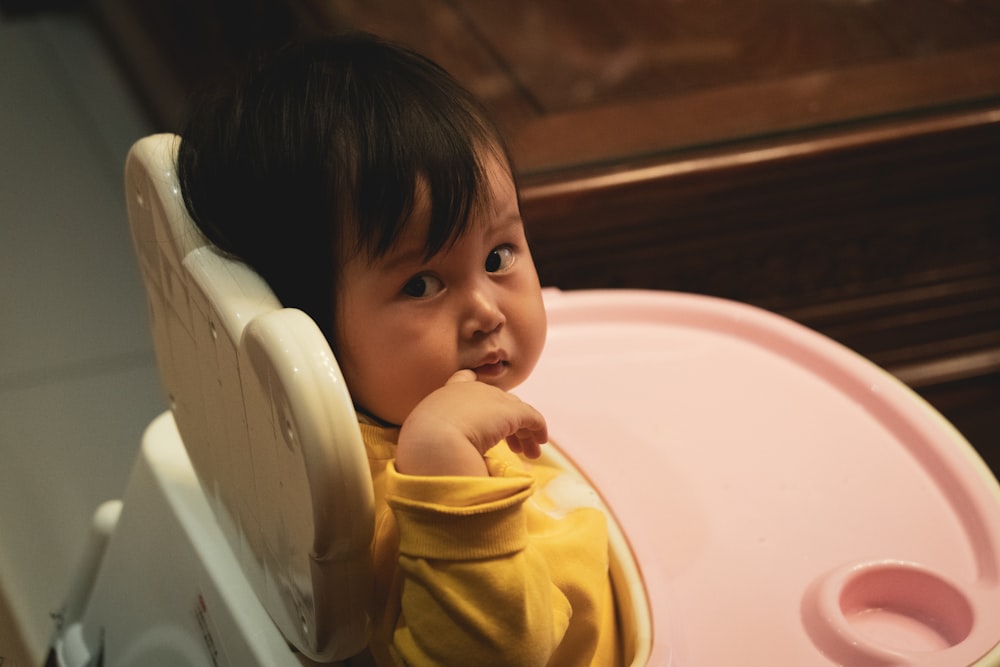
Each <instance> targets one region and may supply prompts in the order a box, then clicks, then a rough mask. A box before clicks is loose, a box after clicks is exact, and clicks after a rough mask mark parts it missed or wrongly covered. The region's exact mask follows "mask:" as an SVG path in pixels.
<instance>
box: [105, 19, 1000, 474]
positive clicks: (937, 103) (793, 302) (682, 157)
mask: <svg viewBox="0 0 1000 667" xmlns="http://www.w3.org/2000/svg"><path fill="white" fill-rule="evenodd" d="M95 6H96V14H97V16H98V18H99V20H100V21H101V24H102V25H103V26H104V27H105V28H106V33H107V35H108V36H109V38H110V40H111V42H112V43H113V44H114V45H115V47H116V48H117V50H118V52H119V53H120V54H121V55H122V61H123V63H124V64H126V66H127V67H128V68H129V71H131V72H132V74H133V76H134V80H135V82H136V86H137V89H138V90H139V91H140V92H141V93H142V95H143V97H144V99H145V100H146V102H147V104H148V106H149V109H150V113H151V115H152V117H154V118H155V119H156V120H157V122H158V123H159V125H160V126H161V127H162V129H175V128H176V124H177V121H178V119H179V118H180V117H181V116H182V115H183V113H184V108H185V105H186V100H187V96H188V95H189V94H190V92H191V91H192V90H194V89H196V88H198V87H201V86H204V85H207V84H208V83H210V82H212V81H218V80H225V79H226V78H227V77H228V76H230V75H231V73H232V72H233V70H234V69H235V68H237V67H238V66H239V65H240V63H241V62H243V61H245V60H246V59H247V57H248V54H249V53H250V52H251V51H252V50H254V49H256V48H259V47H261V46H262V45H268V44H277V43H280V42H282V41H284V40H285V39H287V38H288V37H289V36H290V35H296V34H309V33H318V32H328V31H335V30H343V29H348V28H360V29H366V30H370V31H373V32H377V33H379V34H382V35H384V36H386V37H389V38H393V39H397V40H400V41H403V42H407V43H409V44H411V45H413V46H415V47H416V48H417V49H419V50H420V51H422V52H424V53H426V54H427V55H429V56H431V57H432V58H434V59H435V60H437V61H438V62H440V63H441V64H442V65H444V66H445V67H446V68H447V69H449V70H450V71H451V72H452V73H454V74H455V75H456V76H457V77H458V78H459V79H460V80H461V81H462V82H463V83H465V85H466V86H468V87H469V88H470V89H472V90H473V91H474V92H475V93H477V94H478V95H479V96H480V97H482V98H483V99H484V100H486V102H487V103H488V104H489V106H490V107H491V109H492V110H493V111H494V113H495V115H496V116H497V118H498V119H499V121H500V122H501V124H502V125H503V126H504V128H505V129H506V131H507V132H508V134H509V136H510V137H511V140H512V144H513V148H514V152H515V159H516V161H517V170H518V173H519V176H520V180H521V185H522V188H523V200H524V214H525V219H526V221H527V222H528V224H529V227H530V236H531V240H532V245H533V252H534V254H535V257H536V260H537V262H538V265H539V271H540V274H541V277H542V280H543V282H544V283H545V284H547V285H557V286H559V287H562V288H564V289H575V288H595V287H638V288H653V289H673V290H683V291H691V292H697V293H703V294H712V295H717V296H723V297H727V298H733V299H738V300H742V301H747V302H750V303H754V304H757V305H760V306H763V307H765V308H769V309H771V310H775V311H777V312H779V313H782V314H784V315H787V316H789V317H791V318H793V319H795V320H797V321H800V322H802V323H804V324H806V325H807V326H810V327H812V328H815V329H817V330H819V331H821V332H823V333H825V334H827V335H829V336H831V337H833V338H834V339H836V340H839V341H841V342H843V343H845V344H846V345H848V346H849V347H851V348H853V349H855V350H857V351H858V352H860V353H862V354H864V355H865V356H867V357H869V358H871V359H872V360H874V361H875V362H876V363H878V364H880V365H882V366H883V367H885V368H887V369H889V370H890V371H891V372H893V373H894V374H895V375H896V376H897V377H899V378H900V379H902V380H903V381H905V382H907V383H908V384H909V385H910V386H912V387H914V389H916V390H917V391H918V392H920V393H921V394H922V395H924V396H925V397H926V398H928V400H930V401H931V402H932V403H933V404H934V405H935V406H936V407H937V408H938V409H939V410H941V411H942V412H943V413H944V414H945V415H946V416H947V417H948V418H949V419H951V420H952V422H953V423H955V424H956V426H958V428H959V429H960V430H961V431H962V432H963V433H964V434H965V435H966V437H967V438H968V439H969V440H970V441H971V442H972V443H973V445H974V446H975V447H976V448H977V449H978V450H979V451H980V453H981V454H982V455H983V456H984V458H985V459H986V460H987V461H988V462H989V463H990V465H991V466H992V467H993V469H994V470H995V471H998V472H1000V428H998V423H997V422H998V416H1000V2H997V0H614V1H612V0H575V1H573V2H570V1H569V0H562V1H555V0H540V1H535V2H529V1H527V0H505V1H504V2H495V1H494V0H413V1H410V2H402V1H398V0H397V1H390V0H371V1H363V0H326V1H324V2H319V1H311V0H293V1H292V2H281V1H280V0H256V1H254V2H249V3H248V2H237V1H236V0H213V1H209V2H199V1H197V0H173V1H169V2H168V1H167V0H162V1H156V2H154V1H148V0H99V1H98V2H97V3H96V5H95Z"/></svg>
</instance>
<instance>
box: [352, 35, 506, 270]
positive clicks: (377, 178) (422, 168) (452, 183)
mask: <svg viewBox="0 0 1000 667" xmlns="http://www.w3.org/2000/svg"><path fill="white" fill-rule="evenodd" d="M380 55H381V54H380ZM408 55H409V57H408V58H406V59H403V60H401V61H399V62H396V63H393V66H392V67H387V66H386V63H380V62H370V61H364V62H359V63H356V64H355V66H356V68H357V70H358V71H357V72H356V73H355V74H356V76H358V77H364V76H366V72H365V71H364V70H365V69H367V68H368V67H372V68H373V69H377V70H378V72H379V73H380V74H381V75H382V76H381V77H378V76H372V77H369V78H368V82H369V85H366V86H364V87H360V86H359V87H358V88H356V89H355V90H353V91H351V92H352V93H354V96H353V99H352V100H351V103H352V104H355V105H357V107H356V108H355V109H354V111H353V112H352V116H353V117H354V118H356V119H358V118H364V119H367V120H366V121H365V122H360V123H358V125H357V126H356V132H354V133H353V136H348V137H347V140H348V142H350V143H353V144H354V145H353V146H348V149H349V150H347V151H341V154H346V155H353V156H354V163H353V165H351V167H352V168H349V169H348V170H347V171H348V175H349V176H348V177H349V178H350V177H351V176H353V181H354V182H353V184H352V185H353V187H350V188H347V189H345V190H343V191H344V192H353V193H354V201H353V206H350V207H348V208H346V210H345V208H341V211H342V213H348V212H350V213H353V216H352V217H353V223H354V225H351V222H352V221H350V220H345V221H344V222H345V223H346V224H345V227H347V228H350V227H351V226H354V227H355V229H354V230H353V231H354V234H353V236H354V239H355V242H356V243H355V246H356V250H357V251H358V252H359V253H361V254H363V255H365V256H366V257H367V258H368V259H370V260H374V259H378V258H380V257H383V256H384V255H385V254H386V253H387V252H388V251H389V250H391V249H392V248H393V247H394V246H395V244H396V243H397V241H398V239H399V237H400V235H401V233H402V231H403V229H404V227H405V226H406V224H407V222H408V221H409V219H410V218H411V216H412V215H413V214H414V208H415V200H416V194H417V190H418V188H425V189H426V194H427V201H429V205H430V211H429V217H430V223H429V227H428V234H427V238H426V240H425V244H424V250H425V253H426V257H427V258H430V257H432V256H433V255H435V254H437V253H438V252H439V251H441V250H442V249H444V248H445V247H446V246H448V245H450V244H451V243H453V242H454V241H455V240H456V239H457V238H459V237H460V236H461V235H462V233H463V232H464V231H465V229H466V227H467V226H468V222H469V219H470V218H471V217H472V215H473V214H474V213H475V212H476V210H477V209H478V208H479V207H481V206H484V205H486V204H487V203H488V201H487V198H488V196H489V188H488V187H487V176H486V174H487V169H486V165H487V164H488V162H489V161H491V160H498V161H500V163H501V164H504V165H508V166H509V164H510V160H509V155H508V151H507V148H506V146H505V144H504V142H503V139H502V137H501V134H500V132H499V131H498V130H497V128H496V126H495V125H494V124H493V123H492V121H490V119H489V117H488V114H487V112H486V111H485V110H484V109H483V108H482V107H481V105H480V103H479V102H478V101H477V100H476V99H475V98H474V97H473V96H472V95H470V94H469V93H468V92H467V91H466V90H465V89H464V88H462V87H461V86H459V85H458V84H457V83H456V82H455V81H454V80H453V79H452V78H451V77H450V76H449V75H447V74H446V73H445V72H444V70H442V69H440V68H439V67H438V66H437V65H436V64H434V63H432V62H431V61H429V60H426V59H425V58H423V57H422V56H420V55H418V54H415V53H409V54H408ZM387 72H388V73H389V74H390V75H389V76H386V74H387ZM428 72H430V73H431V74H433V76H428Z"/></svg>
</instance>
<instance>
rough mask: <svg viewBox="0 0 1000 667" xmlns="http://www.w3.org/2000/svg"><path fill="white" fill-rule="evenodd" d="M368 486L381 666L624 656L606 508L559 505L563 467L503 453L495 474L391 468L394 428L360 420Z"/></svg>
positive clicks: (605, 660)
mask: <svg viewBox="0 0 1000 667" xmlns="http://www.w3.org/2000/svg"><path fill="white" fill-rule="evenodd" d="M361 434H362V436H363V438H364V441H365V446H366V447H367V450H368V458H369V463H370V464H371V470H372V480H373V482H374V487H375V541H374V544H373V547H372V549H373V556H374V564H375V580H376V591H375V595H376V600H375V609H376V610H378V614H379V615H378V616H377V617H376V619H375V628H374V634H373V637H372V642H371V651H372V654H373V656H374V658H375V660H376V662H377V663H378V664H379V665H380V666H383V667H385V666H388V665H393V666H396V665H410V666H413V667H416V666H419V665H428V666H429V665H434V666H436V667H444V666H448V665H462V666H465V665H476V666H477V667H479V666H488V665H498V666H502V667H518V666H521V665H524V666H533V665H538V666H542V665H553V666H560V667H561V666H563V665H565V666H568V667H576V666H586V665H594V666H601V667H604V666H616V665H620V664H621V663H622V657H621V654H622V648H621V645H622V642H621V638H620V636H619V629H618V627H617V621H616V613H615V604H614V598H613V594H612V589H611V579H610V576H609V574H608V537H607V525H606V520H605V517H604V515H603V514H602V513H601V512H600V511H598V510H596V509H592V508H587V507H566V506H562V505H561V504H560V503H559V502H557V501H556V500H555V499H554V498H552V497H549V495H548V494H547V493H546V488H547V487H548V485H549V483H550V482H552V481H553V480H556V479H558V477H559V474H560V473H559V471H558V470H555V469H553V468H551V467H547V466H542V465H537V464H534V463H531V462H528V461H525V460H522V459H521V458H519V457H518V456H516V455H514V454H513V453H511V452H510V450H509V449H508V448H507V447H506V445H505V444H504V443H501V444H500V445H498V446H496V447H494V448H493V449H491V450H490V451H489V452H488V453H487V456H486V461H487V465H488V467H489V471H490V475H491V476H490V477H416V476H410V475H403V474H400V473H398V472H396V469H395V467H394V466H393V459H394V458H395V454H396V437H397V436H398V431H397V430H396V429H390V428H384V427H381V426H373V425H370V424H361Z"/></svg>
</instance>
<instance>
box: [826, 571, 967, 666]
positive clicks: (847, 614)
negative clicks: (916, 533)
mask: <svg viewBox="0 0 1000 667" xmlns="http://www.w3.org/2000/svg"><path fill="white" fill-rule="evenodd" d="M840 609H841V612H842V613H843V615H844V618H845V619H846V620H847V623H848V625H850V626H851V627H853V628H854V630H855V631H856V632H857V633H858V634H859V635H861V636H862V637H864V638H866V639H868V640H869V641H871V642H872V643H873V644H876V645H882V646H885V647H886V648H889V649H897V650H906V651H913V652H919V651H941V650H944V649H948V648H951V647H952V646H957V645H958V644H961V643H962V642H963V641H965V639H966V638H967V637H968V636H969V634H970V633H971V632H972V622H973V614H972V606H971V604H970V603H969V601H968V599H966V597H965V595H963V594H962V593H961V592H960V591H959V590H958V589H956V588H955V587H954V586H953V585H952V584H950V583H948V582H947V581H945V580H943V579H941V578H940V577H939V576H937V575H935V574H933V573H932V572H928V571H926V570H923V569H918V568H915V567H906V566H900V565H894V566H893V565H887V566H882V567H872V568H865V569H862V570H860V571H858V572H856V573H855V576H854V577H851V578H848V580H847V581H846V582H845V586H844V589H843V591H842V592H841V594H840Z"/></svg>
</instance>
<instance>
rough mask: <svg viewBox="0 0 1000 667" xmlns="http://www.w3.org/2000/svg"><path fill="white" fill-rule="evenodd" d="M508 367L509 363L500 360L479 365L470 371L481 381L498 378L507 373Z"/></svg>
mask: <svg viewBox="0 0 1000 667" xmlns="http://www.w3.org/2000/svg"><path fill="white" fill-rule="evenodd" d="M509 365H510V364H509V362H507V361H506V360H502V359H501V360H499V361H495V362H491V363H486V364H481V365H479V366H476V367H475V368H473V369H472V370H473V372H474V373H475V374H476V377H477V378H479V379H480V380H482V379H484V378H496V377H500V376H501V375H503V374H504V373H506V372H507V366H509Z"/></svg>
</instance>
